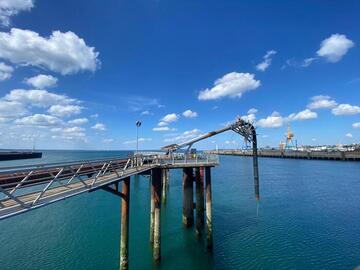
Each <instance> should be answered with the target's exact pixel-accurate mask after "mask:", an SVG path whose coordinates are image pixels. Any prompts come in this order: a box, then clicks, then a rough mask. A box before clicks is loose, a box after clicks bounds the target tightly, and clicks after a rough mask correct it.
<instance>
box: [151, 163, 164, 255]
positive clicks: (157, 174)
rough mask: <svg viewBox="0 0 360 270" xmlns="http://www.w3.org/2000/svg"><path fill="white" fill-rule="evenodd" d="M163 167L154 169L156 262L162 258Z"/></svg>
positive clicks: (153, 198) (154, 252)
mask: <svg viewBox="0 0 360 270" xmlns="http://www.w3.org/2000/svg"><path fill="white" fill-rule="evenodd" d="M161 172H162V171H161V169H158V168H157V169H153V173H152V189H153V197H152V200H153V201H154V249H153V257H154V260H155V262H160V259H161V242H160V240H161V230H160V227H161V222H160V215H161V174H162V173H161Z"/></svg>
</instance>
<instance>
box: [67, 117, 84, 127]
mask: <svg viewBox="0 0 360 270" xmlns="http://www.w3.org/2000/svg"><path fill="white" fill-rule="evenodd" d="M88 122H89V120H88V119H87V118H77V119H73V120H70V121H68V123H69V124H70V125H84V124H86V123H88Z"/></svg>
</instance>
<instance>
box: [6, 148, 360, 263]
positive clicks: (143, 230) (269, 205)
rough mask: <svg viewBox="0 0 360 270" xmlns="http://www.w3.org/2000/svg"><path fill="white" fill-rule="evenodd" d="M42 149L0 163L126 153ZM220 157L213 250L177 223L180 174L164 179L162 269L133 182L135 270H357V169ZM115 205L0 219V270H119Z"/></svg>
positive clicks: (78, 205)
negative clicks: (256, 174)
mask: <svg viewBox="0 0 360 270" xmlns="http://www.w3.org/2000/svg"><path fill="white" fill-rule="evenodd" d="M127 154H128V152H120V151H119V152H109V151H104V152H100V151H99V152H96V151H45V152H44V157H43V158H42V159H41V160H26V161H16V162H3V163H0V166H1V167H2V166H9V165H15V164H16V165H18V164H28V163H30V162H31V163H39V162H57V161H65V160H79V159H85V158H86V159H87V158H101V157H109V156H114V155H115V156H126V155H127ZM259 166H260V192H261V201H260V202H259V203H257V202H256V200H255V199H254V195H253V179H252V160H251V158H246V157H221V165H220V166H219V167H218V168H215V169H213V170H212V176H213V223H214V251H213V254H212V255H211V254H209V253H207V252H206V250H205V246H204V243H203V239H201V238H200V239H199V238H196V237H195V234H194V231H193V230H192V229H188V230H187V229H184V228H183V227H182V223H181V211H182V192H181V171H180V170H172V171H171V172H170V189H169V194H168V200H167V204H166V206H165V207H164V206H163V207H162V216H161V219H162V231H161V238H162V262H161V264H160V265H159V266H155V265H153V263H152V253H151V248H150V244H149V200H150V195H149V181H148V180H147V178H144V177H139V178H133V179H131V183H132V184H131V185H132V186H131V210H130V216H131V218H130V267H131V268H132V269H354V268H356V267H357V266H359V265H360V240H359V239H360V238H359V237H360V163H358V162H339V161H310V160H291V159H289V160H286V159H266V158H261V159H260V160H259ZM119 231H120V199H119V198H118V197H116V196H113V195H111V194H109V193H106V192H104V191H96V192H94V193H91V194H82V195H79V196H76V197H74V198H71V199H68V200H65V201H61V202H58V203H55V204H52V205H49V206H46V207H43V208H40V209H36V210H34V211H30V212H28V213H25V214H21V215H18V216H15V217H12V218H9V219H6V220H3V221H0V269H1V270H3V269H19V270H24V269H36V270H38V269H74V270H75V269H114V270H115V269H118V261H119V255H118V254H119Z"/></svg>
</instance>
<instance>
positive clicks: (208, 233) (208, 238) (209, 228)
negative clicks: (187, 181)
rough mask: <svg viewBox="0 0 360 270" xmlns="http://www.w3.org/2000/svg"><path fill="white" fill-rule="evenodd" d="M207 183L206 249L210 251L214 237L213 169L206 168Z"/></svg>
mask: <svg viewBox="0 0 360 270" xmlns="http://www.w3.org/2000/svg"><path fill="white" fill-rule="evenodd" d="M205 181H206V247H207V249H208V250H212V248H213V235H212V197H211V168H210V167H206V168H205Z"/></svg>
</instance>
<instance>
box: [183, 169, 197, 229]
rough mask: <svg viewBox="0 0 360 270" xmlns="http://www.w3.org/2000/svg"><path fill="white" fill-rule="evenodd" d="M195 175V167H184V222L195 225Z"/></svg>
mask: <svg viewBox="0 0 360 270" xmlns="http://www.w3.org/2000/svg"><path fill="white" fill-rule="evenodd" d="M193 182H194V175H193V168H184V169H183V224H184V226H185V227H191V226H193V225H194V185H193Z"/></svg>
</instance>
